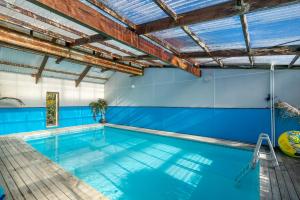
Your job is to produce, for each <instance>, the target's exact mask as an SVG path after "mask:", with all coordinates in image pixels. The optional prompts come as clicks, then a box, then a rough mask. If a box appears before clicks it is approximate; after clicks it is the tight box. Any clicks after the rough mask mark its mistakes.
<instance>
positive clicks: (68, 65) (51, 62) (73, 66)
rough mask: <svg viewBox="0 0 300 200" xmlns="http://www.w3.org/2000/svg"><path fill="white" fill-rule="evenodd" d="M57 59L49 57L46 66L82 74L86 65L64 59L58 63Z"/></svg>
mask: <svg viewBox="0 0 300 200" xmlns="http://www.w3.org/2000/svg"><path fill="white" fill-rule="evenodd" d="M55 61H56V59H54V58H49V59H48V62H47V64H46V67H45V68H46V69H53V70H58V71H65V72H71V73H76V74H80V73H81V72H82V71H83V70H84V69H85V67H86V66H85V65H80V64H77V63H72V62H68V61H65V60H62V61H61V62H60V63H59V64H56V63H55Z"/></svg>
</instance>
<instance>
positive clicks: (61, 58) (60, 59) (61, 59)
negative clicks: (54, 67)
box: [55, 57, 65, 64]
mask: <svg viewBox="0 0 300 200" xmlns="http://www.w3.org/2000/svg"><path fill="white" fill-rule="evenodd" d="M64 59H65V58H64V57H58V58H57V59H56V61H55V63H56V64H60V63H61V62H62V61H63V60H64Z"/></svg>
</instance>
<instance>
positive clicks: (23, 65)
mask: <svg viewBox="0 0 300 200" xmlns="http://www.w3.org/2000/svg"><path fill="white" fill-rule="evenodd" d="M0 64H2V65H7V66H12V67H20V68H25V69H34V70H38V69H39V68H38V67H36V66H32V65H25V64H19V63H13V62H8V61H3V60H0ZM44 71H45V72H53V73H58V74H65V75H71V76H80V74H77V73H73V72H66V71H60V70H54V69H44ZM33 76H34V77H35V76H36V74H33ZM86 77H87V78H92V79H96V80H103V81H108V78H101V77H97V76H89V75H87V76H86Z"/></svg>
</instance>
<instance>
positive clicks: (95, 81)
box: [82, 77, 106, 84]
mask: <svg viewBox="0 0 300 200" xmlns="http://www.w3.org/2000/svg"><path fill="white" fill-rule="evenodd" d="M82 81H83V82H89V83H98V84H104V83H105V82H106V80H102V79H96V78H89V77H84V79H83V80H82Z"/></svg>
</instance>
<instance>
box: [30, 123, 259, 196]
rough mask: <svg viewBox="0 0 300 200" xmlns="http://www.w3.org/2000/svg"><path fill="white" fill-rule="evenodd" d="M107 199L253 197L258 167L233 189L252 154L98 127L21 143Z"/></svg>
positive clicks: (257, 180) (257, 181)
mask: <svg viewBox="0 0 300 200" xmlns="http://www.w3.org/2000/svg"><path fill="white" fill-rule="evenodd" d="M27 142H28V143H29V144H30V145H32V146H33V147H34V148H35V149H37V150H38V151H39V152H41V153H42V154H44V155H45V156H47V157H48V158H49V159H51V160H52V161H54V162H56V163H58V164H59V165H60V166H62V167H63V168H64V169H66V170H67V171H69V172H71V173H72V174H74V175H75V176H77V177H79V178H80V179H81V180H83V181H85V182H86V183H88V184H90V185H91V186H93V187H94V188H96V189H97V190H98V191H100V192H101V193H103V194H104V195H106V196H107V197H109V198H110V199H126V200H148V199H149V200H153V199H155V200H160V199H168V200H176V199H178V200H179V199H180V200H199V199H226V200H227V199H230V200H234V199H243V200H246V199H259V168H258V167H257V168H256V169H255V170H254V171H252V172H251V173H250V174H249V175H248V176H246V177H245V179H243V181H242V182H241V184H240V185H239V186H238V187H237V186H236V185H235V184H234V178H235V177H236V175H237V174H238V173H239V172H240V170H241V169H242V168H243V167H245V166H246V165H247V163H248V162H249V160H250V159H251V155H252V152H251V151H246V150H240V149H234V148H229V147H223V146H219V145H211V144H206V143H200V142H193V141H188V140H181V139H175V138H169V137H162V136H156V135H151V134H145V133H140V132H134V131H127V130H122V129H116V128H109V127H105V128H101V129H97V130H93V131H85V132H79V133H74V134H68V135H59V136H52V137H48V138H40V139H34V140H29V141H27Z"/></svg>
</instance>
